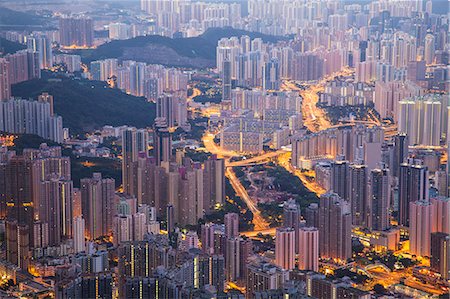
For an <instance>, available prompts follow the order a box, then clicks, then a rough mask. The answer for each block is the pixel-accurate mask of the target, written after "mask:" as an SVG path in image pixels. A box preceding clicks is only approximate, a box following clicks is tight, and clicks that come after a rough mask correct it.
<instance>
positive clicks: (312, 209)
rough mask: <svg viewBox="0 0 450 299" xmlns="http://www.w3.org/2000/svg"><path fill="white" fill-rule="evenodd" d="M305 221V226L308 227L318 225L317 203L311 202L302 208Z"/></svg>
mask: <svg viewBox="0 0 450 299" xmlns="http://www.w3.org/2000/svg"><path fill="white" fill-rule="evenodd" d="M303 217H304V218H305V221H306V226H308V227H316V228H318V227H319V205H318V204H317V203H311V204H309V206H308V207H306V209H305V210H304V215H303Z"/></svg>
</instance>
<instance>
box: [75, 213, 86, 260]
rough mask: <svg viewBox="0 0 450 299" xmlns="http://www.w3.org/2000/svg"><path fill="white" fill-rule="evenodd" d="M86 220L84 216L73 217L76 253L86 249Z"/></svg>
mask: <svg viewBox="0 0 450 299" xmlns="http://www.w3.org/2000/svg"><path fill="white" fill-rule="evenodd" d="M84 232H85V222H84V219H83V217H81V216H77V217H75V218H74V219H73V251H74V252H75V253H78V252H82V251H85V250H86V244H85V239H84Z"/></svg>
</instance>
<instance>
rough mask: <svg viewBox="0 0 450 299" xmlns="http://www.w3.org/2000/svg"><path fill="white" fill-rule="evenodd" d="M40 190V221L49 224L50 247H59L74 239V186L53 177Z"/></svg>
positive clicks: (42, 184) (70, 182) (43, 183)
mask: <svg viewBox="0 0 450 299" xmlns="http://www.w3.org/2000/svg"><path fill="white" fill-rule="evenodd" d="M39 189H40V199H39V206H38V207H36V208H38V209H39V211H37V212H38V215H39V220H40V221H42V222H44V223H47V224H48V237H49V245H52V246H57V245H59V244H61V241H62V240H63V239H64V238H66V239H67V238H70V237H72V221H73V217H72V210H73V207H72V202H73V184H72V181H68V180H64V179H60V178H59V177H58V176H52V177H51V178H49V179H48V180H46V181H44V182H42V183H41V186H40V188H39Z"/></svg>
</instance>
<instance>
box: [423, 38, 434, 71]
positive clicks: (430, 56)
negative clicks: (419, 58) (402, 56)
mask: <svg viewBox="0 0 450 299" xmlns="http://www.w3.org/2000/svg"><path fill="white" fill-rule="evenodd" d="M435 42H436V39H435V37H434V35H433V34H431V33H429V34H427V35H426V36H425V46H424V50H425V55H424V58H425V62H426V63H427V64H432V63H434V55H435V52H436V45H435Z"/></svg>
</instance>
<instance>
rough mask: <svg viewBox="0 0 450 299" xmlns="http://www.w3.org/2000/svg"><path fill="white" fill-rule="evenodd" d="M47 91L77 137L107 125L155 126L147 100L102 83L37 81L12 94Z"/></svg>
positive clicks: (33, 95) (34, 95)
mask: <svg viewBox="0 0 450 299" xmlns="http://www.w3.org/2000/svg"><path fill="white" fill-rule="evenodd" d="M43 92H48V93H49V94H51V95H53V97H54V105H55V112H56V113H57V114H58V115H61V116H62V117H63V124H64V127H68V128H69V129H70V130H71V133H73V134H80V133H83V132H90V131H93V130H95V129H98V128H100V127H102V126H104V125H112V126H121V125H129V126H135V127H139V128H144V127H148V126H151V125H152V124H153V120H154V119H155V113H156V111H155V105H154V104H153V103H149V102H147V101H146V100H145V99H144V98H141V97H135V96H131V95H127V94H125V93H123V92H122V91H120V90H118V89H112V88H109V87H108V86H107V85H106V84H105V83H103V82H99V81H88V80H76V79H68V78H63V79H58V80H55V79H49V80H46V79H35V80H30V81H26V82H22V83H19V84H16V85H13V87H12V94H13V95H14V96H17V97H23V98H37V96H38V95H40V94H41V93H43Z"/></svg>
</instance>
